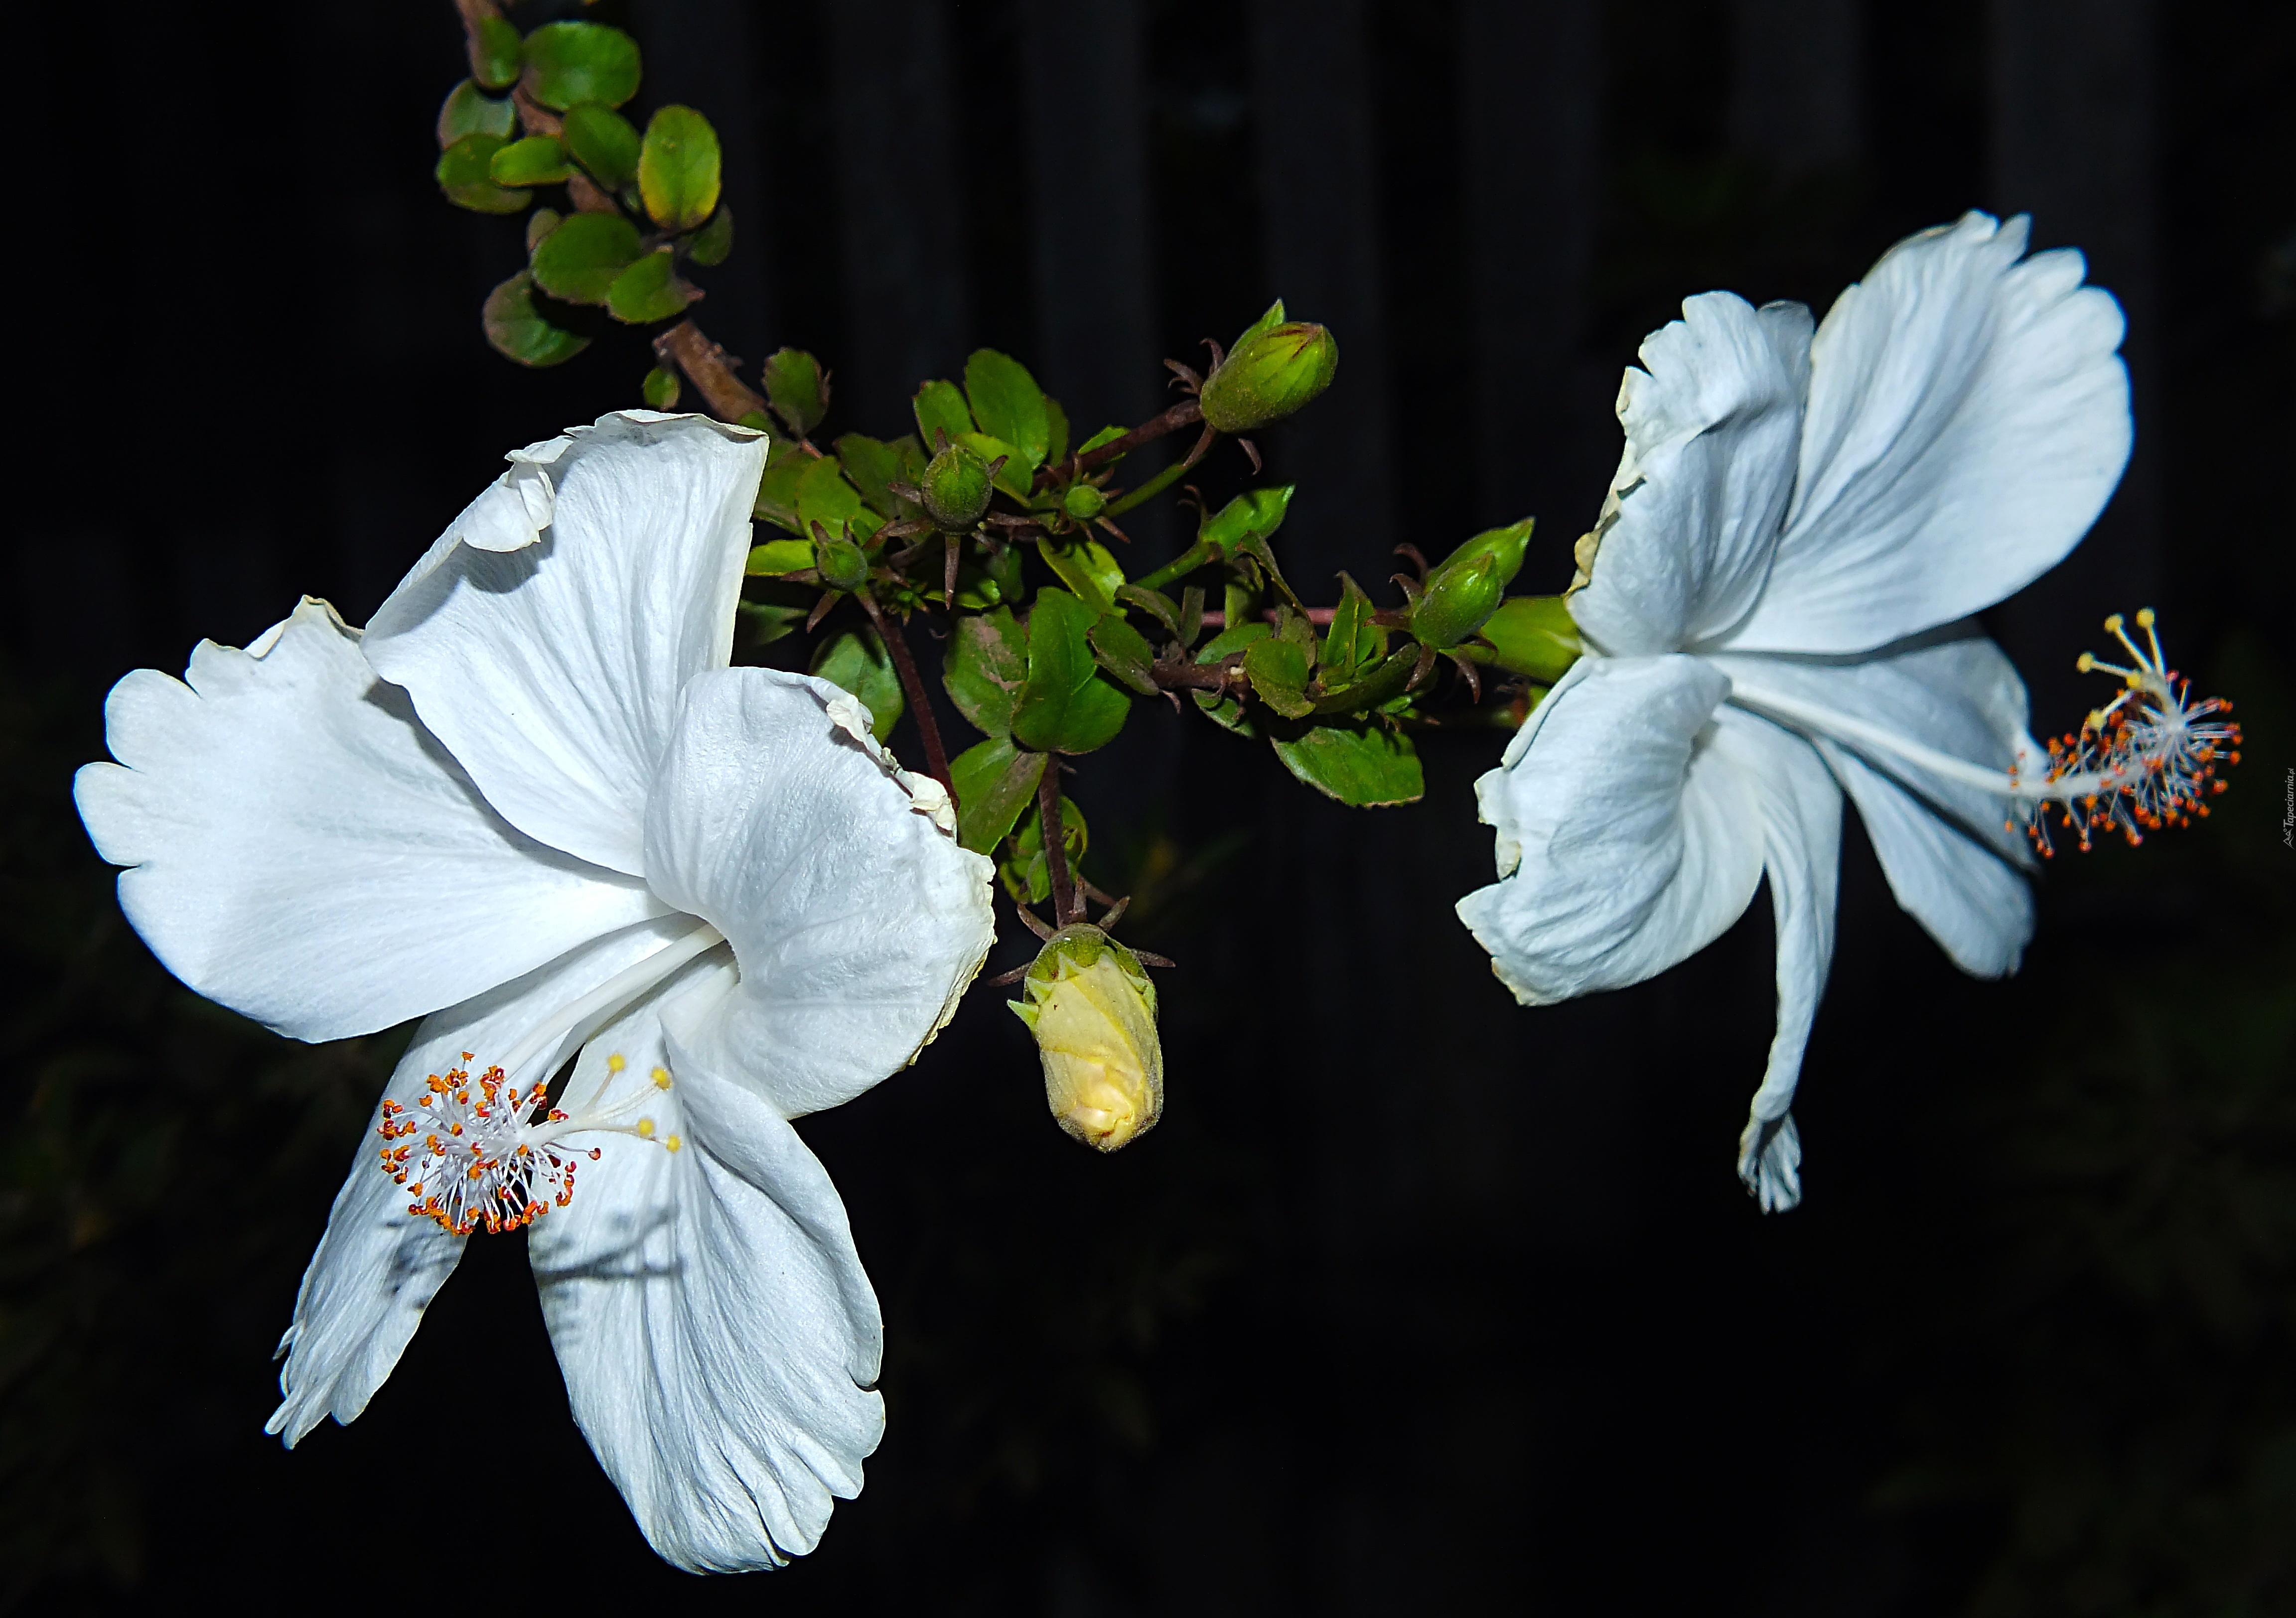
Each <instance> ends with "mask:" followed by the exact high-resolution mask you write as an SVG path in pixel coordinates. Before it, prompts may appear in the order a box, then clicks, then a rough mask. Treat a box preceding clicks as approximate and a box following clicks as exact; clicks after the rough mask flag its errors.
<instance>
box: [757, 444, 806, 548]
mask: <svg viewBox="0 0 2296 1618" xmlns="http://www.w3.org/2000/svg"><path fill="white" fill-rule="evenodd" d="M812 464H813V457H812V456H811V455H808V454H786V455H781V456H778V457H775V458H771V459H768V460H767V462H766V475H765V476H764V477H762V478H759V479H758V502H757V504H756V506H755V507H754V508H752V509H753V510H754V511H755V512H756V514H757V515H758V516H759V517H762V518H764V519H766V520H767V522H769V523H772V524H773V525H774V526H775V527H777V528H786V529H788V530H789V531H790V532H791V533H792V534H796V535H801V536H804V537H806V538H808V539H810V537H811V535H807V534H806V530H805V525H804V524H803V523H802V522H800V521H799V519H798V514H797V486H798V481H799V479H800V478H803V477H804V476H805V471H806V468H808V467H809V466H811V465H812ZM811 554H812V552H811V550H810V549H808V552H807V555H808V556H810V555H811ZM807 565H808V566H811V563H809V562H808V564H807Z"/></svg>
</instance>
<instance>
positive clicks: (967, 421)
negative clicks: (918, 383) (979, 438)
mask: <svg viewBox="0 0 2296 1618" xmlns="http://www.w3.org/2000/svg"><path fill="white" fill-rule="evenodd" d="M913 407H914V410H915V412H916V417H917V437H918V438H919V440H920V441H922V443H923V445H924V446H925V454H928V455H930V454H932V453H933V452H934V451H936V450H938V449H939V447H940V446H939V445H938V444H937V443H935V442H934V440H933V434H934V433H935V432H939V433H941V434H942V435H944V436H945V437H947V439H948V440H949V442H951V443H952V444H953V443H955V441H956V440H957V439H958V438H960V437H964V435H965V434H966V433H969V432H971V431H972V430H973V424H972V409H971V407H970V406H968V405H967V404H965V402H964V395H963V394H961V393H959V392H958V391H957V390H956V384H955V383H954V382H927V383H926V384H925V385H924V386H923V387H922V388H918V389H917V396H916V398H915V399H914V401H913Z"/></svg>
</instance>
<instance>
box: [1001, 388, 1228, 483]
mask: <svg viewBox="0 0 2296 1618" xmlns="http://www.w3.org/2000/svg"><path fill="white" fill-rule="evenodd" d="M1203 419H1204V409H1203V406H1202V405H1201V404H1197V403H1196V401H1195V400H1193V399H1182V400H1181V401H1180V402H1179V403H1178V404H1175V405H1173V406H1172V408H1171V409H1169V410H1168V411H1166V412H1165V413H1163V414H1162V415H1160V416H1158V417H1157V418H1155V420H1153V421H1143V422H1142V423H1141V424H1140V425H1139V426H1137V427H1136V428H1134V429H1132V430H1131V431H1130V432H1128V433H1127V434H1125V435H1124V436H1123V437H1121V438H1111V439H1110V440H1109V441H1108V442H1107V443H1105V444H1103V445H1101V446H1100V447H1099V448H1098V449H1095V450H1087V451H1086V452H1085V453H1084V454H1080V455H1071V456H1070V457H1069V458H1068V459H1067V460H1066V461H1063V462H1061V463H1060V464H1059V465H1058V466H1046V467H1040V468H1038V469H1037V487H1038V488H1042V487H1044V486H1046V484H1048V483H1050V482H1052V480H1053V478H1054V474H1055V473H1057V472H1059V471H1061V470H1063V469H1065V470H1067V471H1069V473H1070V475H1071V476H1073V475H1074V474H1076V473H1078V472H1083V471H1089V470H1091V469H1092V468H1094V467H1095V466H1098V465H1099V464H1101V462H1103V461H1113V460H1115V459H1116V457H1117V456H1119V455H1121V454H1127V453H1128V452H1129V451H1132V450H1136V449H1138V448H1139V447H1140V446H1141V445H1144V444H1150V443H1153V442H1154V441H1155V440H1156V439H1158V438H1160V437H1163V436H1164V435H1165V434H1166V433H1171V432H1177V431H1179V430H1180V429H1182V428H1184V427H1192V426H1193V425H1194V424H1195V423H1197V422H1198V421H1202V420H1203Z"/></svg>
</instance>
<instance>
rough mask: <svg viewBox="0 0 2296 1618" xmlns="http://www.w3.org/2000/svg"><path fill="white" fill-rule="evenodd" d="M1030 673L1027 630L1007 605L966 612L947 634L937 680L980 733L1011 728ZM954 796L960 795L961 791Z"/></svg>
mask: <svg viewBox="0 0 2296 1618" xmlns="http://www.w3.org/2000/svg"><path fill="white" fill-rule="evenodd" d="M1028 677H1029V632H1028V631H1027V630H1026V629H1024V628H1022V627H1021V624H1020V623H1019V621H1018V620H1016V619H1015V618H1014V617H1013V609H1011V608H1009V607H999V608H997V609H996V610H995V611H994V612H983V613H975V614H968V615H967V616H965V617H960V618H958V619H957V621H956V627H955V630H953V631H952V632H951V633H950V635H949V643H948V657H947V659H946V660H945V661H944V662H943V663H942V665H941V675H940V682H941V685H942V687H943V688H944V689H945V690H947V692H948V699H949V700H950V701H951V702H954V703H955V704H956V711H957V712H958V713H960V714H962V715H964V717H965V720H966V722H967V723H970V724H971V725H972V728H973V729H974V730H976V731H980V733H981V734H982V735H984V736H1006V735H1010V734H1011V733H1012V730H1013V704H1014V703H1015V702H1016V701H1018V700H1019V699H1020V696H1021V686H1022V684H1023V683H1024V682H1026V681H1027V679H1028ZM957 796H958V797H959V798H960V799H962V798H963V797H964V793H963V792H962V791H961V790H960V791H959V793H958V795H957Z"/></svg>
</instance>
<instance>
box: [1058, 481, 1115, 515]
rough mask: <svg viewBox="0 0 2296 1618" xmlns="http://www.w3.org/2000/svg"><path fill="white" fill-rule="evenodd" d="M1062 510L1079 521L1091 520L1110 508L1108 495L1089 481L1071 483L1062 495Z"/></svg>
mask: <svg viewBox="0 0 2296 1618" xmlns="http://www.w3.org/2000/svg"><path fill="white" fill-rule="evenodd" d="M1061 510H1062V511H1066V512H1067V513H1068V514H1069V515H1070V517H1073V518H1075V519H1076V520H1077V521H1078V522H1090V521H1091V520H1092V519H1094V518H1095V517H1097V516H1099V515H1100V514H1101V513H1102V512H1103V511H1106V510H1108V496H1107V495H1105V494H1102V493H1101V492H1100V491H1099V490H1098V489H1096V488H1095V487H1094V486H1092V485H1091V484H1089V483H1071V484H1070V485H1069V492H1068V493H1067V494H1063V495H1062V496H1061Z"/></svg>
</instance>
